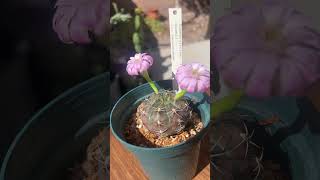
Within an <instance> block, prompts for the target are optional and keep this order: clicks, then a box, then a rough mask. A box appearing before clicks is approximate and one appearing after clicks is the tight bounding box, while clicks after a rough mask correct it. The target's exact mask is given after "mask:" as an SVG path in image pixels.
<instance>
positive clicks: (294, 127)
mask: <svg viewBox="0 0 320 180" xmlns="http://www.w3.org/2000/svg"><path fill="white" fill-rule="evenodd" d="M237 108H238V109H240V110H241V111H243V112H247V113H251V114H253V115H254V116H255V117H257V120H258V121H259V120H265V119H267V118H270V117H272V116H277V117H280V119H281V123H274V124H272V125H269V126H267V127H265V129H266V131H267V132H269V134H270V135H271V136H272V138H273V140H274V141H277V142H278V143H279V146H280V148H281V149H282V150H283V151H284V152H285V153H287V155H288V159H289V168H290V171H291V177H292V180H319V179H320V172H319V169H320V131H319V129H320V113H319V112H317V110H316V109H315V107H314V106H313V105H312V104H311V102H308V100H307V99H306V98H299V99H297V98H295V97H275V98H270V99H267V100H257V99H254V98H248V97H246V98H243V99H242V101H241V102H240V103H239V105H238V107H237Z"/></svg>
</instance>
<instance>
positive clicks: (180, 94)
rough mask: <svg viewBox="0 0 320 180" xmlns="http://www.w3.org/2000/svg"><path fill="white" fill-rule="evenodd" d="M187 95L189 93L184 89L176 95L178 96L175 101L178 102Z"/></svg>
mask: <svg viewBox="0 0 320 180" xmlns="http://www.w3.org/2000/svg"><path fill="white" fill-rule="evenodd" d="M186 93H187V91H186V90H184V89H183V90H181V91H179V92H178V93H177V94H176V96H175V97H174V100H178V99H180V98H182V97H183V96H184V95H185V94H186Z"/></svg>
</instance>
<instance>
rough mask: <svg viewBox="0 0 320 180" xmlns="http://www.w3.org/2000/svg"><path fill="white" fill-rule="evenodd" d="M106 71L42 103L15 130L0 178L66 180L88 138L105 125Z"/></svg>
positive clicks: (107, 86) (106, 123)
mask: <svg viewBox="0 0 320 180" xmlns="http://www.w3.org/2000/svg"><path fill="white" fill-rule="evenodd" d="M109 84H110V82H109V73H105V74H102V75H99V76H97V77H95V78H93V79H90V80H88V81H86V82H84V83H82V84H80V85H78V86H76V87H74V88H72V89H70V90H68V91H67V92H65V93H64V94H62V95H61V96H59V97H57V98H56V99H55V100H53V101H52V102H50V103H49V104H48V105H46V106H45V107H44V108H43V109H41V110H40V111H39V112H38V113H36V115H35V116H34V117H33V118H31V120H30V121H29V122H28V123H27V124H26V125H25V127H24V128H23V129H22V130H21V131H20V132H19V134H18V135H17V136H16V138H15V140H14V141H13V143H12V144H11V146H10V148H9V150H8V152H7V154H6V156H5V159H4V162H3V164H2V167H1V171H0V179H1V180H22V179H23V180H57V179H67V177H68V175H69V174H70V172H69V170H68V169H69V168H72V167H74V165H75V163H76V162H80V161H81V159H82V158H84V157H85V152H86V147H87V145H88V144H89V142H90V140H91V139H92V138H93V137H94V136H95V135H96V134H97V133H98V130H99V129H100V128H102V127H103V126H108V121H107V118H108V116H109V115H108V114H109V112H108V110H109V102H108V99H109Z"/></svg>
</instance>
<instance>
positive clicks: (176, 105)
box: [140, 90, 192, 137]
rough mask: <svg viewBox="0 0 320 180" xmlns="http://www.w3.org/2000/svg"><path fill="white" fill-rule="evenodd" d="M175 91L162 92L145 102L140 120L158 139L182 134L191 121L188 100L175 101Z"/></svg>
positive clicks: (190, 109)
mask: <svg viewBox="0 0 320 180" xmlns="http://www.w3.org/2000/svg"><path fill="white" fill-rule="evenodd" d="M174 97H175V93H174V92H173V91H165V90H161V91H160V92H159V93H158V94H152V95H151V96H150V97H148V98H147V99H146V100H145V101H144V102H143V105H144V106H143V108H142V110H141V113H140V118H141V121H142V123H143V125H144V126H145V127H146V128H147V129H148V130H149V131H150V132H151V133H153V134H155V135H157V136H158V137H166V136H170V135H174V134H178V133H179V132H181V131H182V130H183V129H184V128H185V127H186V126H187V125H188V124H189V122H190V121H191V118H192V108H191V107H190V102H189V101H188V100H186V99H183V98H181V99H179V100H176V101H175V100H174Z"/></svg>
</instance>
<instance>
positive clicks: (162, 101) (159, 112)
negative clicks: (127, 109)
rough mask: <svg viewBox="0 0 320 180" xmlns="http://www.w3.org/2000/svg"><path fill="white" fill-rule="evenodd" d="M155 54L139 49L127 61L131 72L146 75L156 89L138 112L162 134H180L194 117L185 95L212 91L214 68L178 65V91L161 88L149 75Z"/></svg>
mask: <svg viewBox="0 0 320 180" xmlns="http://www.w3.org/2000/svg"><path fill="white" fill-rule="evenodd" d="M152 64H153V58H152V57H151V56H150V55H148V54H146V53H142V54H141V53H138V54H136V55H135V56H134V57H131V58H130V60H129V61H128V64H127V72H128V74H129V75H131V76H136V75H142V76H143V77H144V78H145V79H146V80H147V81H148V83H149V85H150V86H151V88H152V89H153V90H154V93H153V94H151V95H150V96H149V97H148V98H146V99H145V100H144V101H143V102H142V104H141V105H140V106H139V108H140V111H139V108H138V116H140V117H139V118H140V119H141V121H142V124H143V125H144V126H145V127H146V128H147V129H148V131H150V132H151V133H153V134H155V135H156V136H158V137H166V136H170V135H174V134H178V133H179V132H181V131H182V130H184V128H185V127H187V126H188V123H189V122H190V120H192V113H193V111H192V107H191V101H189V100H188V99H187V98H185V97H184V95H185V94H186V93H187V92H189V93H194V92H201V93H204V92H208V91H209V89H210V72H209V70H207V69H206V68H205V67H204V66H203V65H201V64H198V63H192V64H186V65H182V66H180V67H179V68H178V70H177V73H176V79H177V82H178V85H179V87H180V90H179V91H178V92H175V91H168V90H160V91H159V90H158V88H157V87H156V85H155V83H154V82H153V81H152V80H151V79H150V77H149V75H148V71H147V70H148V69H149V68H150V67H151V66H152Z"/></svg>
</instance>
